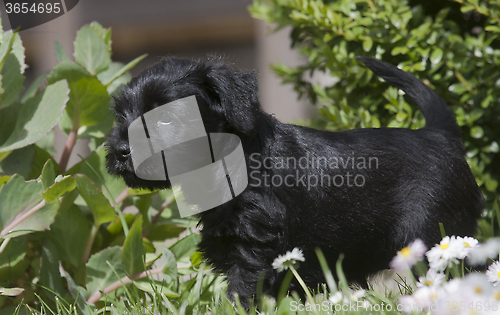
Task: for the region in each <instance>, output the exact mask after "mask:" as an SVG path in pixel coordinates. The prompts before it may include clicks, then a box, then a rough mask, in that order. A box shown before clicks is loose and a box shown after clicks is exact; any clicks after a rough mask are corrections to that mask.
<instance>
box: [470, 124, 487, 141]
mask: <svg viewBox="0 0 500 315" xmlns="http://www.w3.org/2000/svg"><path fill="white" fill-rule="evenodd" d="M470 135H471V137H472V138H476V139H479V138H482V137H483V135H484V130H483V128H481V127H480V126H474V127H472V128H471V130H470Z"/></svg>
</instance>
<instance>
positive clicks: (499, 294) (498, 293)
mask: <svg viewBox="0 0 500 315" xmlns="http://www.w3.org/2000/svg"><path fill="white" fill-rule="evenodd" d="M493 299H494V300H495V301H498V300H500V292H497V293H495V294H493Z"/></svg>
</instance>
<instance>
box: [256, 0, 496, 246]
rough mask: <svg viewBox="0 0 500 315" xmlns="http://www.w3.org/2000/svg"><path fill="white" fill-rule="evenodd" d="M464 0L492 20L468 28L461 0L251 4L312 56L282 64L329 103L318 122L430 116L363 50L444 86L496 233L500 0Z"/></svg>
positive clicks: (348, 125) (378, 122) (408, 122)
mask: <svg viewBox="0 0 500 315" xmlns="http://www.w3.org/2000/svg"><path fill="white" fill-rule="evenodd" d="M455 1H456V2H459V3H460V4H462V7H461V10H462V11H463V12H468V14H469V15H468V16H469V17H470V19H472V18H473V17H474V15H470V13H471V12H474V13H476V14H477V16H480V17H481V21H482V24H481V25H480V26H476V27H475V28H471V29H465V31H464V27H463V25H465V22H466V20H465V17H464V15H463V14H462V13H461V12H460V6H459V5H457V3H453V1H443V3H442V7H443V8H444V9H442V10H441V11H439V12H427V11H426V6H429V7H430V6H431V2H430V1H428V2H423V3H424V5H423V6H422V5H419V4H418V3H422V2H419V1H414V2H413V3H417V5H413V6H411V5H410V4H409V3H408V1H400V0H374V1H361V0H335V1H318V0H255V1H254V4H253V5H252V6H251V7H250V12H251V13H252V15H253V16H254V17H256V18H260V19H263V20H266V21H267V22H268V23H272V25H274V26H275V27H276V29H280V28H283V27H285V26H289V27H291V33H290V36H291V39H292V41H293V44H292V46H293V47H294V48H296V49H298V50H299V52H300V53H301V54H302V55H304V56H306V57H307V63H306V64H305V65H303V66H298V67H288V66H286V65H284V64H281V63H277V64H274V65H273V66H272V68H273V70H274V71H275V73H276V74H277V75H278V76H279V77H281V79H282V81H283V82H284V83H291V84H292V85H293V86H294V88H295V90H296V91H297V92H298V93H299V95H300V96H301V97H307V98H308V99H310V100H311V101H312V102H313V103H314V104H319V105H321V108H320V109H319V113H320V115H321V118H322V119H321V120H319V121H315V122H313V125H314V126H316V127H319V128H325V129H330V130H346V129H352V128H359V127H361V128H369V127H376V128H378V127H400V128H421V127H422V126H424V120H423V116H422V115H421V113H420V112H418V111H416V110H415V106H413V105H409V104H407V102H406V100H405V98H404V95H403V94H402V93H400V92H398V90H397V89H396V88H394V87H389V86H388V85H387V84H385V83H382V82H381V80H380V79H378V78H376V77H375V76H374V75H373V74H372V73H371V72H370V71H369V70H368V69H366V68H365V67H363V66H362V65H360V64H359V63H358V62H357V61H356V60H355V58H354V57H355V56H358V55H360V56H371V57H375V58H377V59H381V60H384V61H387V62H389V63H392V64H396V65H398V66H399V67H400V68H402V69H403V70H405V71H407V72H410V73H413V74H415V75H416V76H417V77H418V78H420V79H421V80H423V81H424V82H425V83H426V84H427V85H429V86H430V87H431V88H432V89H433V90H434V91H435V92H436V93H437V94H438V95H440V96H442V97H443V98H444V99H445V101H446V102H447V103H448V104H449V105H450V106H451V107H452V108H453V110H454V112H455V114H456V116H457V121H458V123H459V125H460V127H461V128H462V131H463V139H464V141H465V146H466V157H467V160H468V162H469V165H470V166H471V169H472V171H473V173H474V175H475V177H476V180H477V182H478V184H479V185H480V186H481V188H482V189H483V192H484V194H485V195H486V197H487V200H488V211H487V212H488V213H487V216H486V219H487V220H488V222H489V223H488V224H486V225H484V224H483V227H485V228H486V229H485V228H483V229H482V231H481V233H483V237H488V236H491V235H493V234H495V235H498V233H499V231H498V229H496V230H495V231H493V228H492V224H490V223H491V222H492V220H493V219H494V216H495V212H498V211H499V210H498V204H499V203H500V197H499V194H498V192H497V189H498V182H499V180H500V158H499V156H498V152H499V149H500V148H499V143H500V118H499V117H500V105H499V97H500V89H499V88H498V87H499V85H500V72H499V71H498V69H499V67H500V41H499V36H500V18H499V16H500V5H499V3H498V1H494V0H487V1H477V0H474V1H473V0H455ZM434 5H437V4H434ZM457 16H458V17H459V18H457ZM449 17H450V18H449ZM451 17H453V18H451ZM318 72H320V73H327V74H328V75H330V76H331V77H333V78H338V80H337V81H336V83H334V84H331V85H328V84H321V82H314V80H313V79H312V78H311V77H312V75H314V74H315V73H318ZM483 223H484V222H483Z"/></svg>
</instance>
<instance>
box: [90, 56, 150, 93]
mask: <svg viewBox="0 0 500 315" xmlns="http://www.w3.org/2000/svg"><path fill="white" fill-rule="evenodd" d="M147 56H148V55H147V54H144V55H141V56H139V57H137V58H135V59H134V60H132V61H131V62H129V63H127V64H126V65H125V66H121V64H119V63H115V62H113V63H112V64H111V65H112V67H111V66H110V67H109V68H108V70H106V71H104V72H102V73H100V74H99V75H98V76H97V78H98V79H99V80H100V81H101V82H102V84H104V85H106V86H107V85H109V84H111V82H113V81H114V80H116V79H118V78H119V77H121V76H122V75H124V74H125V73H126V72H127V71H129V70H130V69H132V68H133V67H134V66H135V65H136V64H138V63H139V62H140V61H141V60H143V59H144V58H146V57H147ZM117 65H120V66H121V67H120V68H118V69H116V67H117Z"/></svg>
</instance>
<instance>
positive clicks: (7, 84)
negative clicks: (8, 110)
mask: <svg viewBox="0 0 500 315" xmlns="http://www.w3.org/2000/svg"><path fill="white" fill-rule="evenodd" d="M0 74H1V75H2V88H3V89H4V90H5V92H4V93H3V96H2V97H3V101H2V103H1V104H0V109H2V108H5V107H8V106H11V105H12V104H13V103H14V102H15V101H16V100H17V99H18V98H19V95H21V92H22V91H23V90H24V86H23V82H24V75H23V74H22V65H21V64H20V63H19V60H18V59H17V58H16V56H15V55H14V54H12V53H10V54H8V55H7V57H6V59H5V63H4V64H3V67H2V70H1V71H0Z"/></svg>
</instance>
